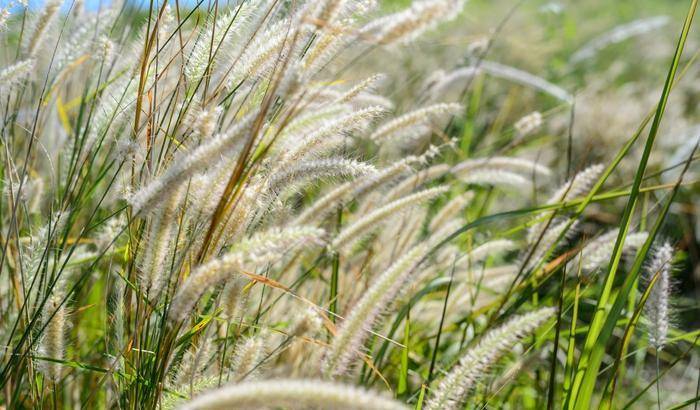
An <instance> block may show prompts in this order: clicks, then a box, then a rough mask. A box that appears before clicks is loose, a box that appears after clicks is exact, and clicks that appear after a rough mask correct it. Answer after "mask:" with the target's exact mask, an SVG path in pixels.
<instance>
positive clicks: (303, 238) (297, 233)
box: [169, 226, 325, 322]
mask: <svg viewBox="0 0 700 410" xmlns="http://www.w3.org/2000/svg"><path fill="white" fill-rule="evenodd" d="M324 234H325V232H324V231H323V230H322V229H318V228H312V227H303V226H300V227H291V228H286V229H276V228H273V229H271V230H269V231H267V232H262V233H259V234H256V235H255V236H253V237H252V238H250V239H247V240H244V241H242V242H239V243H238V244H236V245H234V246H233V248H232V250H231V252H230V253H229V254H227V255H224V256H222V257H220V258H217V259H214V260H212V261H210V262H207V263H205V264H204V265H201V266H199V267H198V268H197V269H195V270H194V271H193V272H192V273H191V274H190V276H189V277H188V278H187V280H186V281H185V283H183V284H182V285H181V286H180V290H179V291H178V293H177V294H176V295H175V297H174V298H173V301H172V303H171V305H170V313H169V317H170V320H172V321H175V322H179V321H181V320H183V319H184V318H185V316H186V315H187V314H188V313H189V312H190V311H191V310H192V308H193V307H194V305H195V304H196V303H197V301H198V300H199V298H200V296H201V295H202V294H203V293H204V292H206V291H207V290H209V289H210V288H211V287H212V286H215V285H217V284H219V283H221V282H222V281H224V280H225V279H226V278H227V277H229V276H231V275H233V274H234V273H236V272H238V271H240V270H241V269H246V266H249V265H262V264H265V263H270V262H273V261H275V260H278V259H280V256H281V255H282V254H284V253H285V252H288V251H289V250H290V249H292V248H293V247H297V246H304V245H313V244H319V243H321V238H322V237H323V236H324Z"/></svg>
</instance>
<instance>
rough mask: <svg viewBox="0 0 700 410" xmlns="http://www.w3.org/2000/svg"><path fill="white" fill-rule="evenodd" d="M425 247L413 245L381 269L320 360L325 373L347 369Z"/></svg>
mask: <svg viewBox="0 0 700 410" xmlns="http://www.w3.org/2000/svg"><path fill="white" fill-rule="evenodd" d="M428 250H429V248H428V246H427V245H426V244H425V243H422V244H419V245H416V246H415V247H413V248H412V249H411V250H410V251H408V253H406V254H405V255H403V256H402V257H401V258H400V259H398V260H397V261H396V262H394V264H392V265H391V266H390V267H389V268H388V269H387V270H386V271H384V273H382V274H381V275H380V276H379V277H378V278H377V279H376V280H375V281H374V283H373V284H372V286H371V287H370V288H369V289H368V290H367V292H366V293H365V294H364V296H363V297H362V299H360V300H359V301H358V302H357V304H355V306H353V307H352V309H350V315H349V316H348V317H347V318H346V319H345V320H344V321H343V323H342V325H341V326H340V327H339V329H338V333H337V334H336V335H335V337H334V338H333V342H332V343H331V346H330V348H329V350H328V351H327V352H326V355H325V358H324V360H323V364H322V370H321V371H322V373H323V374H324V375H325V376H327V377H334V376H338V375H340V374H343V373H345V372H346V371H347V369H348V367H349V366H350V364H351V362H352V360H353V358H355V357H356V355H357V354H358V352H359V351H360V350H361V349H362V347H363V345H364V341H365V339H366V338H367V335H368V330H370V329H371V327H372V326H373V325H375V324H376V323H375V322H376V321H377V320H378V318H379V317H380V315H381V314H382V312H384V310H385V309H386V307H387V306H388V305H390V304H391V302H392V301H393V300H394V298H395V297H396V295H398V294H399V292H400V291H401V288H402V287H403V286H404V284H406V283H407V282H408V279H409V277H410V276H411V274H412V273H413V272H414V271H415V269H416V268H417V267H418V264H419V263H420V262H421V260H422V258H423V257H424V256H425V255H426V253H427V252H428Z"/></svg>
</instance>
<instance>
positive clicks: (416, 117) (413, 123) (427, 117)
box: [369, 103, 463, 143]
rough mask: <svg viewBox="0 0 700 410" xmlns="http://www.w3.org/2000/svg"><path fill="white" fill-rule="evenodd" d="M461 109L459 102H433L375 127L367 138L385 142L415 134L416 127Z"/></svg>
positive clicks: (426, 124)
mask: <svg viewBox="0 0 700 410" xmlns="http://www.w3.org/2000/svg"><path fill="white" fill-rule="evenodd" d="M462 110H463V107H462V105H460V104H445V103H442V104H434V105H429V106H427V107H423V108H419V109H417V110H414V111H411V112H408V113H406V114H403V115H401V116H400V117H397V118H395V119H393V120H391V121H389V122H387V123H386V124H383V125H381V126H380V127H379V128H377V130H376V131H374V133H372V135H370V136H369V139H370V140H372V141H374V142H377V143H379V142H382V143H383V142H385V141H387V140H389V141H393V140H396V139H401V138H403V137H405V136H409V138H410V137H413V136H415V130H416V129H417V128H419V129H423V128H425V127H426V126H428V125H430V123H432V122H433V121H435V119H436V118H437V117H441V116H445V115H456V114H458V113H460V112H461V111H462Z"/></svg>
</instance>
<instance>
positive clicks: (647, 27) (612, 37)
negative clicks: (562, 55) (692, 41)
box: [569, 16, 671, 64]
mask: <svg viewBox="0 0 700 410" xmlns="http://www.w3.org/2000/svg"><path fill="white" fill-rule="evenodd" d="M670 20H671V19H670V18H669V17H668V16H655V17H649V18H643V19H639V20H634V21H632V22H630V23H626V24H622V25H619V26H617V27H615V28H613V29H612V30H610V31H608V32H607V33H603V34H602V35H600V36H598V37H596V38H594V39H593V40H591V41H589V42H588V43H586V44H585V45H584V46H583V47H581V48H580V49H579V50H578V51H576V52H575V53H573V54H572V55H571V58H570V59H569V62H570V63H572V64H575V63H579V62H581V61H584V60H588V59H590V58H593V57H594V56H595V55H596V54H597V53H598V52H599V51H600V50H602V49H604V48H605V47H608V46H610V45H612V44H616V43H621V42H623V41H625V40H627V39H629V38H632V37H635V36H639V35H641V34H645V33H648V32H650V31H654V30H658V29H659V28H661V27H664V26H665V25H666V24H668V22H669V21H670Z"/></svg>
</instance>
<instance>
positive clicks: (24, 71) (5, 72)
mask: <svg viewBox="0 0 700 410" xmlns="http://www.w3.org/2000/svg"><path fill="white" fill-rule="evenodd" d="M34 64H35V60H34V59H32V58H30V59H27V60H22V61H20V62H18V63H14V64H12V65H11V66H9V67H5V68H4V69H2V71H0V90H4V89H8V88H10V87H12V86H13V85H17V84H20V83H21V82H22V81H23V80H24V79H25V78H27V76H28V75H29V73H31V72H32V70H33V69H34Z"/></svg>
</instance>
